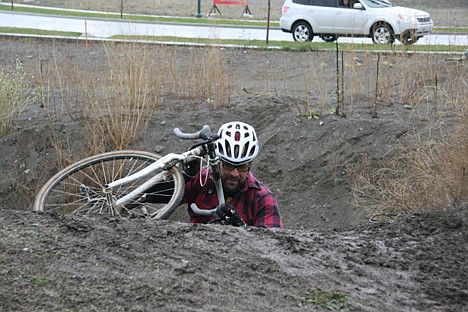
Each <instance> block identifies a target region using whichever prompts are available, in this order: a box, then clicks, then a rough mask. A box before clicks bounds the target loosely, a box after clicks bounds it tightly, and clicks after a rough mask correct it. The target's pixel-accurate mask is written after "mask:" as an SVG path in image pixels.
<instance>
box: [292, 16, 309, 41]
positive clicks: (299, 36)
mask: <svg viewBox="0 0 468 312" xmlns="http://www.w3.org/2000/svg"><path fill="white" fill-rule="evenodd" d="M292 36H293V39H294V41H299V42H307V41H312V40H313V39H314V32H313V31H312V27H311V26H310V25H309V23H307V22H304V21H299V22H296V23H294V25H293V27H292Z"/></svg>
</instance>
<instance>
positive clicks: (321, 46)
mask: <svg viewBox="0 0 468 312" xmlns="http://www.w3.org/2000/svg"><path fill="white" fill-rule="evenodd" d="M112 39H117V40H130V41H132V40H142V41H158V42H175V43H177V42H180V43H183V42H191V43H197V44H213V45H216V44H219V45H236V46H239V47H257V48H260V49H262V48H264V49H267V48H277V49H282V50H285V51H292V52H316V51H328V50H336V43H333V42H332V43H330V42H295V41H269V43H268V44H267V43H266V42H265V41H264V40H234V39H205V38H180V37H172V36H121V35H116V36H112ZM339 49H340V50H341V51H344V52H350V51H356V50H360V51H369V52H372V51H376V52H377V51H379V52H381V51H384V52H388V53H397V52H429V51H431V52H453V53H458V52H464V51H465V49H466V47H464V46H447V45H410V46H407V45H386V44H381V45H380V44H356V43H340V44H339Z"/></svg>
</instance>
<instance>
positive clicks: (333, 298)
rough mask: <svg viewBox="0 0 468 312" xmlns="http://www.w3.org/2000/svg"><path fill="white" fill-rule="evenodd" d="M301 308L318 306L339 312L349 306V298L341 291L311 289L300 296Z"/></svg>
mask: <svg viewBox="0 0 468 312" xmlns="http://www.w3.org/2000/svg"><path fill="white" fill-rule="evenodd" d="M297 299H298V300H299V306H300V307H304V308H306V307H311V306H317V307H321V308H325V309H328V310H331V311H339V310H341V309H344V308H346V306H347V305H348V296H347V295H346V294H345V293H342V292H339V291H335V290H332V291H325V290H323V289H321V288H310V289H308V290H307V291H306V292H305V293H304V294H302V295H300V296H298V298H297Z"/></svg>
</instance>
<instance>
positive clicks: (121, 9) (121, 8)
mask: <svg viewBox="0 0 468 312" xmlns="http://www.w3.org/2000/svg"><path fill="white" fill-rule="evenodd" d="M122 17H123V0H120V18H122Z"/></svg>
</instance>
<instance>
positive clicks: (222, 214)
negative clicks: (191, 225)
mask: <svg viewBox="0 0 468 312" xmlns="http://www.w3.org/2000/svg"><path fill="white" fill-rule="evenodd" d="M215 217H216V220H214V221H213V223H221V224H223V225H232V226H245V222H244V221H242V218H241V217H240V216H239V214H238V213H237V211H236V208H234V207H233V206H231V205H228V204H224V205H221V206H219V207H218V209H216V215H215Z"/></svg>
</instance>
